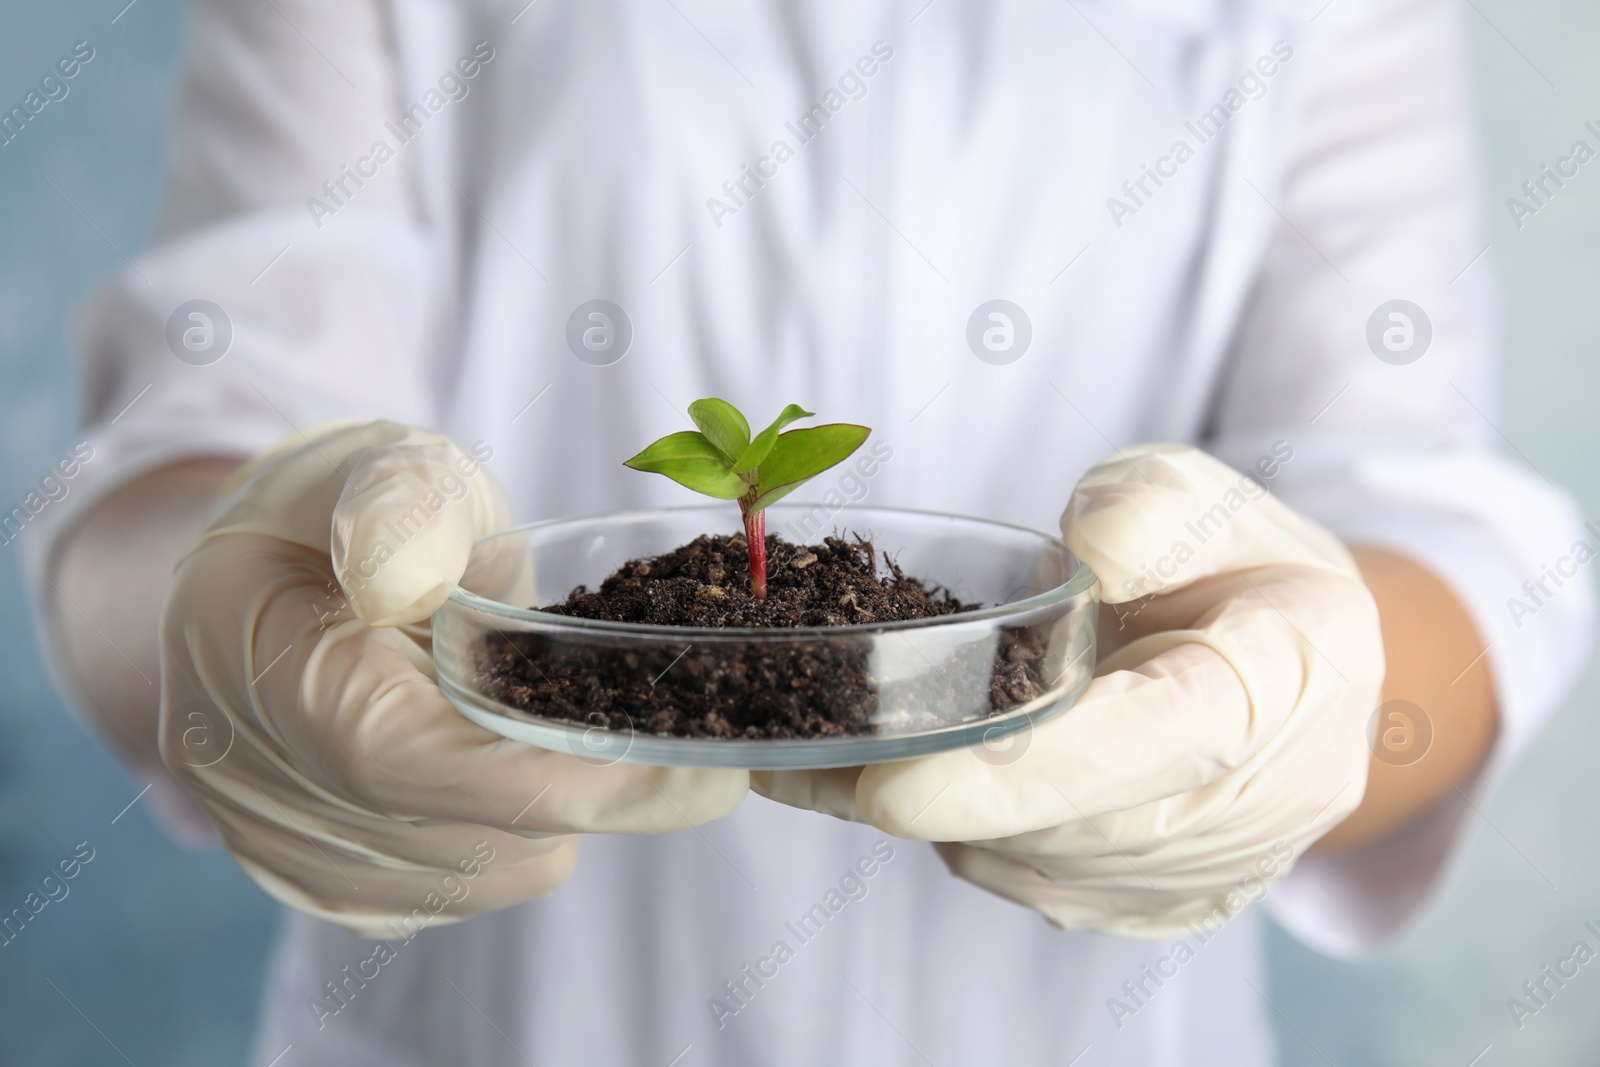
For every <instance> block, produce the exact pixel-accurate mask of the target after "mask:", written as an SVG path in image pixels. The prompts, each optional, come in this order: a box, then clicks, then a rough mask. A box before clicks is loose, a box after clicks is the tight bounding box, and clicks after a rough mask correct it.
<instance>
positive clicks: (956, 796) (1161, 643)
mask: <svg viewBox="0 0 1600 1067" xmlns="http://www.w3.org/2000/svg"><path fill="white" fill-rule="evenodd" d="M1061 523H1062V530H1063V532H1064V534H1065V537H1066V540H1067V543H1068V545H1070V546H1071V548H1072V550H1073V552H1074V553H1076V554H1077V555H1078V556H1079V558H1081V559H1082V560H1084V561H1085V562H1086V563H1088V565H1089V566H1090V567H1091V568H1093V569H1094V571H1095V572H1096V573H1097V574H1098V575H1099V576H1100V580H1101V585H1102V596H1103V598H1104V601H1105V602H1106V603H1109V604H1113V605H1120V607H1118V608H1117V609H1115V611H1114V613H1109V614H1108V615H1107V616H1106V617H1105V619H1106V621H1105V622H1104V623H1103V625H1102V628H1101V634H1102V658H1101V661H1100V663H1099V665H1098V667H1097V677H1096V678H1095V680H1094V681H1093V682H1092V683H1091V684H1090V686H1089V688H1088V690H1087V691H1086V692H1085V693H1084V695H1083V697H1082V699H1080V700H1079V702H1078V703H1077V704H1076V705H1074V706H1073V707H1072V708H1071V709H1069V710H1068V711H1066V712H1064V713H1063V714H1061V715H1060V716H1058V717H1057V718H1055V719H1052V720H1050V721H1049V722H1047V723H1045V724H1044V725H1042V726H1039V727H1037V728H1036V729H1034V730H1033V731H1032V732H1031V735H1025V736H1024V737H1023V738H1021V739H1020V740H1019V741H1018V742H1017V743H1016V744H1017V747H1016V748H1015V749H1012V750H1010V751H1012V752H1016V751H1020V752H1021V754H1020V756H1018V757H1017V758H1016V759H1015V761H1014V762H1008V760H1007V758H1006V755H1005V754H1002V755H1000V756H999V757H997V756H996V755H995V754H993V753H986V755H987V756H988V758H987V759H983V758H980V757H979V755H978V754H977V752H976V750H974V749H958V750H955V751H951V752H945V753H941V754H939V755H935V756H930V757H926V758H923V759H916V760H908V761H905V762H901V763H889V764H881V765H878V766H873V767H867V768H865V769H863V770H856V769H847V770H844V771H819V772H803V771H802V772H777V773H772V774H757V775H753V776H752V779H753V783H752V784H753V785H754V787H755V789H756V790H757V791H758V792H761V793H764V794H766V795H767V796H770V797H772V798H773V799H776V800H780V801H784V802H786V803H791V804H795V805H798V806H802V807H809V808H813V809H816V810H820V811H825V812H828V813H830V814H835V815H838V816H840V817H844V818H856V819H862V820H865V821H867V822H870V823H872V824H873V825H875V826H877V827H879V828H881V829H883V830H885V831H887V832H889V833H892V834H896V835H898V836H901V837H907V838H913V839H919V840H927V841H936V842H942V843H941V844H940V845H938V849H939V851H940V854H941V855H942V856H943V857H944V860H945V862H946V863H947V864H948V865H949V867H950V869H951V870H952V871H954V872H955V873H956V874H957V875H959V876H961V877H963V878H966V879H968V880H969V881H971V882H974V883H976V884H978V885H980V886H983V887H985V888H987V889H989V890H991V891H993V892H995V893H998V894H999V895H1001V896H1004V897H1008V898H1010V899H1012V900H1015V901H1017V902H1019V903H1021V904H1025V905H1027V906H1028V907H1031V908H1034V909H1035V910H1037V911H1039V912H1040V913H1041V914H1043V915H1044V916H1045V918H1047V919H1049V920H1050V921H1051V922H1053V923H1055V924H1056V925H1057V926H1061V927H1064V928H1067V929H1087V930H1096V931H1100V932H1104V933H1113V934H1120V935H1124V936H1132V937H1153V938H1155V937H1169V936H1175V935H1181V934H1183V933H1184V932H1186V930H1187V928H1188V926H1189V924H1203V925H1205V926H1207V927H1211V926H1215V925H1217V924H1218V922H1220V921H1222V920H1226V919H1227V918H1230V917H1231V916H1232V914H1233V913H1234V912H1236V911H1238V910H1239V908H1240V907H1242V906H1243V903H1244V902H1246V901H1247V900H1249V899H1253V898H1255V897H1257V896H1259V895H1260V893H1261V892H1262V891H1263V890H1262V886H1263V885H1264V884H1265V883H1269V882H1271V881H1274V880H1276V879H1278V878H1281V877H1282V876H1283V875H1284V874H1285V873H1287V871H1288V870H1289V867H1290V865H1291V862H1292V860H1293V858H1294V857H1296V856H1298V855H1299V854H1300V852H1301V851H1303V850H1304V849H1305V848H1306V847H1307V846H1308V845H1310V844H1311V843H1312V842H1313V841H1315V840H1316V839H1317V838H1318V837H1320V836H1321V835H1322V834H1323V833H1325V832H1326V831H1327V830H1329V829H1330V828H1331V827H1333V826H1334V825H1336V824H1337V823H1338V822H1339V821H1341V820H1342V819H1343V818H1344V817H1345V816H1346V815H1348V814H1349V813H1350V812H1351V811H1352V810H1354V809H1355V807H1356V806H1357V804H1358V803H1359V802H1360V800H1361V796H1362V792H1363V790H1364V789H1365V785H1366V772H1367V759H1368V753H1369V749H1368V747H1367V742H1366V724H1367V720H1368V718H1369V716H1370V715H1371V713H1372V710H1373V709H1374V708H1375V707H1376V706H1377V702H1378V693H1379V689H1380V686H1381V684H1382V681H1383V674H1384V661H1383V644H1382V638H1381V635H1380V632H1379V627H1378V612H1377V607H1376V605H1375V604H1374V602H1373V599H1372V596H1371V594H1370V593H1369V592H1368V591H1367V588H1366V586H1365V585H1363V584H1362V581H1361V578H1360V575H1359V573H1358V572H1357V570H1356V566H1355V563H1354V561H1353V560H1352V559H1351V557H1350V554H1349V553H1348V552H1347V551H1346V550H1345V548H1344V547H1343V545H1342V544H1340V542H1339V541H1337V540H1336V539H1335V538H1334V537H1333V536H1332V535H1330V534H1329V533H1328V532H1327V531H1325V530H1323V529H1321V528H1320V527H1318V526H1316V525H1314V524H1312V523H1311V522H1309V521H1308V520H1306V519H1304V518H1302V517H1300V516H1299V515H1297V514H1295V513H1294V512H1293V511H1292V510H1290V509H1289V508H1288V507H1287V506H1285V505H1284V504H1282V503H1281V502H1280V501H1278V500H1277V499H1276V498H1275V497H1272V496H1270V495H1268V494H1266V492H1265V490H1264V489H1262V488H1261V487H1260V486H1259V484H1258V483H1252V482H1250V481H1247V480H1245V479H1244V478H1243V476H1241V475H1240V474H1239V473H1238V472H1236V471H1233V470H1231V469H1229V468H1228V467H1226V466H1224V465H1223V464H1221V463H1219V462H1218V461H1216V460H1214V459H1212V458H1210V457H1209V456H1206V455H1204V454H1203V453H1201V452H1198V451H1196V450H1194V449H1192V448H1188V447H1183V446H1176V445H1149V446H1144V447H1141V448H1135V449H1129V450H1128V451H1126V452H1124V453H1119V454H1118V456H1116V457H1115V458H1112V459H1108V460H1106V461H1104V462H1102V463H1100V464H1098V465H1097V466H1095V467H1094V468H1093V469H1091V470H1090V471H1089V472H1088V473H1087V474H1086V475H1085V476H1084V477H1083V480H1082V481H1080V482H1079V483H1078V486H1077V489H1076V491H1075V492H1074V493H1073V496H1072V501H1071V503H1070V504H1069V505H1068V506H1067V510H1066V513H1065V514H1064V515H1063V516H1062V520H1061ZM1113 616H1120V620H1121V625H1122V626H1125V629H1124V630H1122V631H1121V632H1120V633H1119V622H1118V619H1117V618H1116V617H1113ZM1106 650H1109V654H1107V651H1106ZM1023 744H1026V748H1025V750H1024V749H1022V745H1023Z"/></svg>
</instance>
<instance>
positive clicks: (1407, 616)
mask: <svg viewBox="0 0 1600 1067" xmlns="http://www.w3.org/2000/svg"><path fill="white" fill-rule="evenodd" d="M1351 551H1352V552H1353V553H1354V555H1355V558H1356V563H1357V564H1358V565H1359V566H1360V568H1361V576H1362V578H1363V579H1365V581H1366V583H1367V586H1368V588H1369V589H1371V590H1372V595H1373V597H1374V598H1375V599H1376V600H1377V602H1378V615H1379V619H1380V623H1381V625H1382V627H1383V647H1384V656H1385V658H1386V660H1387V672H1386V674H1385V676H1384V683H1383V696H1382V700H1383V702H1385V703H1387V702H1388V701H1391V700H1404V701H1409V702H1410V703H1411V704H1414V705H1416V706H1417V708H1420V709H1421V712H1422V714H1423V715H1425V716H1426V719H1427V723H1428V724H1430V725H1431V727H1432V731H1431V732H1432V740H1431V742H1430V743H1429V746H1428V748H1427V750H1426V752H1424V753H1422V754H1421V756H1420V758H1414V755H1415V754H1414V753H1398V754H1397V757H1398V758H1396V757H1390V758H1388V759H1382V758H1378V757H1377V756H1374V758H1373V759H1372V761H1371V765H1370V768H1369V771H1368V778H1367V792H1366V796H1365V797H1364V798H1363V799H1362V802H1361V806H1360V807H1359V808H1357V809H1356V810H1355V812H1354V813H1353V814H1351V816H1350V817H1349V818H1348V819H1346V820H1345V821H1344V822H1343V823H1341V824H1340V825H1339V826H1337V827H1335V828H1334V829H1333V831H1332V832H1331V833H1329V834H1328V835H1327V836H1326V837H1324V838H1323V839H1322V840H1321V842H1319V844H1318V847H1319V848H1324V849H1331V850H1338V849H1343V848H1352V847H1355V846H1357V845H1362V844H1366V843H1368V842H1371V841H1376V840H1379V839H1380V838H1383V837H1385V836H1387V835H1389V834H1390V833H1393V832H1394V831H1395V830H1398V829H1399V828H1400V827H1402V826H1404V825H1405V824H1406V823H1408V822H1410V821H1411V820H1412V819H1415V818H1416V817H1418V816H1419V815H1421V814H1423V813H1424V812H1426V811H1427V810H1428V809H1429V808H1431V807H1433V806H1434V805H1435V804H1436V803H1438V802H1439V801H1440V800H1441V799H1442V798H1443V797H1445V796H1446V795H1448V794H1449V793H1451V792H1452V791H1453V790H1454V789H1455V788H1456V786H1457V784H1458V783H1460V782H1462V781H1464V780H1466V779H1467V778H1468V777H1470V776H1471V775H1472V774H1473V773H1474V772H1475V771H1476V770H1477V769H1478V767H1479V766H1481V764H1482V763H1483V760H1484V758H1485V757H1486V756H1487V755H1488V752H1489V750H1490V748H1491V747H1492V746H1493V744H1494V740H1495V736H1496V734H1497V732H1498V730H1499V714H1498V711H1497V708H1496V704H1495V694H1494V685H1493V681H1492V676H1491V674H1490V662H1489V657H1488V656H1486V655H1483V651H1484V648H1483V646H1484V642H1483V639H1482V638H1481V637H1480V636H1479V635H1478V631H1477V628H1476V627H1475V626H1474V625H1473V622H1472V619H1471V617H1470V616H1469V615H1468V614H1467V610H1466V608H1465V607H1464V606H1463V605H1462V604H1461V602H1460V601H1459V600H1457V599H1456V597H1455V594H1454V593H1452V592H1451V591H1450V589H1449V587H1447V586H1446V585H1445V584H1444V583H1443V582H1442V581H1440V580H1439V578H1438V577H1436V576H1435V575H1434V574H1433V573H1432V572H1430V571H1429V570H1427V569H1426V568H1425V567H1423V566H1422V565H1421V564H1419V563H1417V562H1415V561H1414V560H1412V559H1410V558H1408V557H1406V556H1402V555H1399V554H1397V553H1394V552H1390V551H1387V550H1385V549H1380V548H1373V547H1368V546H1356V547H1353V548H1352V550H1351ZM1374 710H1376V709H1374ZM1381 728H1382V727H1381V726H1380V729H1381ZM1413 758H1414V761H1412V760H1413Z"/></svg>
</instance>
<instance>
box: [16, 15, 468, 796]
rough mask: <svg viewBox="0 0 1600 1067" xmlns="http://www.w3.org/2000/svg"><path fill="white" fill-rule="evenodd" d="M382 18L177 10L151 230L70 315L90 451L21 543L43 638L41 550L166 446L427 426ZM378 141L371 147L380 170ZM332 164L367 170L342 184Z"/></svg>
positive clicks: (422, 262)
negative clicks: (176, 53) (364, 427)
mask: <svg viewBox="0 0 1600 1067" xmlns="http://www.w3.org/2000/svg"><path fill="white" fill-rule="evenodd" d="M387 9H388V5H387V4H383V3H380V2H379V0H274V2H273V3H268V4H263V3H260V2H258V0H200V2H199V3H197V5H196V8H195V11H194V14H193V16H192V21H191V25H190V36H189V42H188V60H187V70H186V73H185V76H184V81H183V84H182V88H181V93H180V97H179V101H178V121H177V129H176V141H175V151H174V153H173V158H172V161H171V176H170V180H169V193H168V198H169V206H168V209H167V211H166V216H165V220H164V223H163V226H162V230H161V233H160V236H159V239H158V241H157V244H156V247H155V248H154V249H153V250H152V251H151V252H149V254H147V255H144V256H141V257H140V258H138V259H137V260H136V261H135V262H133V263H131V264H130V265H129V266H128V267H127V268H126V269H125V270H123V271H122V272H121V273H120V274H119V275H118V276H117V277H116V278H115V279H114V280H112V281H111V283H110V284H109V285H107V286H106V287H105V288H104V289H103V290H101V291H100V292H98V293H97V294H96V295H94V296H93V297H92V298H91V299H90V301H89V302H88V303H87V305H86V307H85V308H84V311H83V313H82V316H81V321H80V323H79V332H80V342H79V349H80V356H81V366H80V380H81V387H82V392H83V396H82V404H83V418H84V422H85V429H84V430H83V434H84V440H85V441H86V443H87V445H88V447H89V448H90V449H92V458H91V459H90V460H89V461H88V462H87V463H84V464H83V465H82V469H81V472H80V473H79V474H78V475H77V476H76V477H75V478H74V479H73V481H72V485H71V493H70V495H69V496H67V497H66V498H65V499H64V500H62V501H60V502H59V503H55V504H53V505H52V506H51V507H50V508H48V509H45V510H44V511H43V512H42V513H41V514H40V515H39V516H38V518H37V519H36V520H35V521H34V523H33V524H32V525H31V526H30V528H29V529H28V531H27V535H28V536H27V537H26V538H24V539H23V541H24V544H23V546H22V548H23V551H24V559H23V569H24V572H25V574H26V575H27V577H28V579H29V584H30V586H31V588H32V591H33V594H34V599H35V602H36V605H37V606H38V608H39V610H38V611H36V613H35V617H36V618H37V619H39V625H40V628H41V630H42V635H41V636H42V642H41V643H42V644H43V646H44V647H45V648H47V649H48V648H51V647H52V645H53V643H52V641H51V640H50V634H51V632H52V631H53V629H54V626H53V621H52V619H51V618H50V606H51V603H52V599H51V598H50V597H47V596H43V595H40V594H41V593H42V592H46V591H48V587H47V586H46V585H45V580H46V579H47V578H48V577H49V576H50V573H51V568H52V565H53V556H54V553H55V550H56V548H57V547H58V546H59V545H60V543H61V542H62V540H63V538H64V537H65V536H66V535H67V534H68V533H69V532H70V530H71V529H72V527H73V525H74V524H75V523H76V522H77V521H79V519H80V518H81V517H82V516H83V515H84V514H85V513H86V512H87V511H88V510H89V509H90V508H92V507H93V505H94V504H95V502H96V501H97V500H98V499H100V498H101V497H103V496H104V494H106V493H107V492H109V491H111V490H112V489H114V488H115V487H116V486H118V485H120V484H123V483H124V482H126V481H127V480H129V479H131V478H133V477H136V476H137V475H139V474H141V473H144V472H148V471H151V470H153V469H156V468H159V467H161V466H164V465H167V464H169V463H172V462H174V461H177V460H181V459H183V458H186V457H195V456H202V455H211V456H219V455H220V456H246V455H250V454H252V453H255V452H257V451H259V450H261V449H263V448H265V447H266V446H268V445H270V444H272V443H273V442H275V441H277V440H278V439H280V438H282V437H284V436H286V435H288V434H292V433H293V432H295V431H296V430H297V429H299V428H302V427H305V426H307V425H308V424H312V423H316V422H319V421H322V420H327V419H334V418H348V417H355V418H372V417H379V416H385V417H389V418H393V419H398V420H401V421H406V422H414V423H416V422H427V421H428V420H429V418H430V416H431V414H432V409H431V405H430V403H429V399H428V398H429V390H428V388H427V366H426V363H425V359H424V354H425V350H426V348H427V346H428V344H429V341H430V339H431V338H432V337H433V336H434V335H435V333H434V331H435V330H436V329H437V324H438V321H439V314H440V312H439V309H440V305H441V300H440V292H439V291H438V289H437V287H436V286H435V285H434V284H432V280H433V279H434V278H435V277H437V273H436V268H437V266H438V263H439V260H438V258H437V257H435V256H434V255H433V254H432V250H431V249H430V240H429V235H428V229H427V227H426V226H424V225H422V223H421V222H420V221H419V218H418V212H417V211H416V209H415V208H414V206H413V205H414V202H415V199H416V198H415V197H414V196H413V195H412V194H411V192H410V189H411V175H410V174H409V173H408V167H409V166H410V160H409V159H408V157H407V155H406V149H405V148H404V147H403V146H400V145H398V142H397V139H396V138H395V137H394V136H393V135H392V134H391V133H390V132H388V130H387V129H386V123H387V122H388V121H389V120H390V119H391V118H392V117H393V115H394V114H395V106H394V100H395V99H396V97H397V95H398V91H397V82H398V80H399V74H398V72H397V63H396V59H395V54H394V48H393V46H392V43H391V37H390V28H389V27H388V26H387V24H386V15H385V12H386V11H387ZM379 141H387V142H388V143H389V145H390V148H391V152H390V155H391V156H392V158H388V159H386V160H385V161H383V162H381V163H379V162H377V161H376V160H374V159H373V154H374V148H375V146H376V143H377V142H379ZM363 159H365V160H366V162H365V163H363ZM347 168H350V169H347ZM351 169H359V170H362V171H369V172H375V173H374V174H372V176H370V177H367V178H364V179H361V182H362V184H358V183H357V181H356V180H354V179H351V178H349V177H346V175H347V174H349V173H351ZM357 177H358V178H359V175H357ZM325 182H329V183H330V186H329V187H327V188H325V187H324V183H325ZM330 189H331V192H330ZM311 198H316V202H320V204H321V205H322V207H323V208H326V209H332V210H326V211H324V210H320V209H319V210H317V211H313V210H312V209H313V201H312V199H311ZM197 300H201V301H208V302H209V303H210V304H211V305H213V306H214V307H212V308H200V309H199V310H198V313H199V314H201V315H202V316H204V318H202V319H195V318H191V317H189V311H190V310H193V309H192V308H188V307H186V305H188V304H189V302H191V301H197ZM208 331H209V334H208ZM186 332H188V337H189V343H190V345H191V346H193V347H192V348H191V347H186V346H185V343H184V335H185V333H186ZM208 339H209V342H210V347H207V341H208ZM224 342H225V344H224ZM224 347H225V352H224ZM180 354H181V355H182V356H184V357H187V358H180ZM217 355H220V358H217V359H215V360H214V361H211V360H212V357H215V356H217ZM81 452H82V450H81V449H80V454H81ZM59 673H61V672H58V674H59ZM68 695H69V697H70V696H71V693H70V692H69V693H68ZM136 770H138V771H139V772H141V773H148V774H150V775H151V776H153V777H156V778H158V779H160V778H162V777H163V776H162V775H161V773H160V769H159V768H136ZM169 799H172V800H173V803H175V804H176V803H178V801H177V800H176V799H174V798H169Z"/></svg>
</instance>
